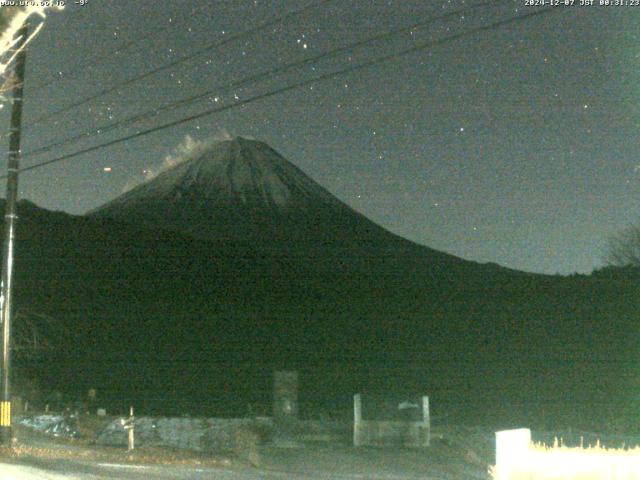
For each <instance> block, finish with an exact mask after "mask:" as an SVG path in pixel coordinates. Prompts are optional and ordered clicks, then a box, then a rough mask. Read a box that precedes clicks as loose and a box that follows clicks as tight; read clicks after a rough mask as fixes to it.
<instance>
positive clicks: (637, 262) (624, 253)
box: [606, 224, 640, 267]
mask: <svg viewBox="0 0 640 480" xmlns="http://www.w3.org/2000/svg"><path fill="white" fill-rule="evenodd" d="M606 262H607V263H608V264H609V265H611V266H614V267H640V224H635V225H631V226H630V227H627V228H625V229H624V230H622V231H621V232H620V233H619V234H617V235H615V236H614V237H612V238H611V239H609V245H608V248H607V256H606Z"/></svg>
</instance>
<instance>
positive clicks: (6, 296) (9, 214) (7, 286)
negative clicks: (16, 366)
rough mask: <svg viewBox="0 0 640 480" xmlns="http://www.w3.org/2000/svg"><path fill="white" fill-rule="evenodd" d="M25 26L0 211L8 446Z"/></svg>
mask: <svg viewBox="0 0 640 480" xmlns="http://www.w3.org/2000/svg"><path fill="white" fill-rule="evenodd" d="M27 34H28V26H27V24H26V23H25V25H24V26H23V27H22V28H21V29H20V30H19V32H18V35H19V39H18V42H17V43H16V45H15V48H16V49H17V50H18V52H19V53H18V55H17V56H16V60H15V64H14V72H13V78H12V79H11V81H12V82H13V83H12V85H13V87H12V94H11V96H12V108H11V126H10V129H9V135H10V136H9V158H8V164H7V167H8V168H7V201H6V205H5V213H4V245H3V249H2V284H1V285H0V321H1V322H2V364H1V366H0V368H1V370H2V399H1V401H0V444H1V445H5V446H10V445H11V437H12V432H11V378H10V376H11V320H12V318H11V317H12V314H13V312H12V304H11V300H12V294H13V292H12V283H13V244H14V241H15V223H16V219H17V208H16V207H17V203H18V170H19V168H20V127H21V124H22V93H23V90H24V88H23V87H24V66H25V61H26V49H25V48H24V46H25V42H26V40H27Z"/></svg>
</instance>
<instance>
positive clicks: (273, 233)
mask: <svg viewBox="0 0 640 480" xmlns="http://www.w3.org/2000/svg"><path fill="white" fill-rule="evenodd" d="M87 216H88V217H89V218H93V219H106V218H109V219H115V220H119V221H123V222H127V223H132V224H135V225H145V226H147V227H149V228H165V229H170V230H174V231H177V232H182V233H187V234H189V235H192V236H195V237H198V238H203V239H219V240H225V241H227V242H233V243H235V244H239V245H245V246H248V247H251V248H256V249H261V250H262V251H269V252H271V253H272V254H275V255H277V254H279V253H282V252H286V253H287V254H288V255H291V254H297V255H302V256H306V257H318V256H319V255H323V254H327V252H328V251H329V250H331V251H332V252H333V254H335V255H342V256H347V257H348V256H350V255H354V254H355V255H356V256H361V255H365V256H367V255H369V256H378V257H380V256H385V255H392V256H394V257H398V256H400V257H402V256H405V257H406V256H410V257H416V258H424V257H429V261H431V262H432V264H433V266H434V267H443V268H444V266H445V265H447V266H449V265H462V264H463V263H464V262H463V261H462V260H460V259H458V258H456V257H454V256H452V255H448V254H445V253H442V252H437V251H435V250H432V249H429V248H427V247H423V246H419V245H416V244H414V243H412V242H409V241H407V240H405V239H403V238H401V237H398V236H397V235H394V234H392V233H390V232H388V231H386V230H385V229H383V228H382V227H380V226H378V225H376V224H375V223H373V222H371V221H370V220H368V219H367V218H366V217H364V216H363V215H361V214H359V213H357V212H355V211H354V210H353V209H351V208H350V207H349V206H347V205H346V204H344V203H343V202H341V201H340V200H338V199H337V198H336V197H334V196H333V195H331V194H330V193H329V192H328V191H327V190H325V189H324V188H322V187H321V186H320V185H318V184H317V183H316V182H314V181H313V180H311V179H310V178H309V177H308V176H307V175H305V174H304V173H303V172H302V171H301V170H299V169H298V168H297V167H295V166H294V165H293V164H291V163H290V162H288V161H287V160H286V159H284V158H283V157H282V156H281V155H280V154H278V153H277V152H276V151H275V150H273V149H272V148H271V147H269V146H268V145H266V144H264V143H262V142H257V141H253V140H247V139H245V138H242V137H236V138H235V139H233V140H229V141H223V142H218V143H214V144H212V145H211V146H209V147H208V148H206V149H202V150H199V151H198V152H197V153H196V154H194V155H192V156H191V157H190V158H189V159H187V160H186V161H183V162H182V163H180V164H178V165H177V166H174V167H173V168H171V169H169V170H167V171H165V172H163V173H161V174H160V175H158V176H157V177H156V178H154V179H153V180H151V181H148V182H145V183H143V184H142V185H140V186H138V187H137V188H134V189H133V190H131V191H129V192H127V193H125V194H123V195H121V196H120V197H118V198H116V199H115V200H113V201H111V202H109V203H107V204H105V205H103V206H101V207H99V208H97V209H95V210H94V211H92V212H89V214H88V215H87ZM468 265H471V262H469V263H468Z"/></svg>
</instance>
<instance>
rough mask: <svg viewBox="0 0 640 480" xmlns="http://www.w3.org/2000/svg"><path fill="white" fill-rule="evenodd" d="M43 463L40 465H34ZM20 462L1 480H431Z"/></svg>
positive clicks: (6, 467)
mask: <svg viewBox="0 0 640 480" xmlns="http://www.w3.org/2000/svg"><path fill="white" fill-rule="evenodd" d="M33 463H35V464H38V463H40V465H35V464H33ZM43 463H44V462H30V461H27V462H21V463H19V464H8V463H2V464H0V478H2V480H75V479H86V480H107V479H113V480H117V479H123V480H124V479H126V480H147V479H149V480H191V479H193V480H204V479H215V480H218V479H219V480H233V479H235V480H282V479H291V480H330V479H331V480H363V479H368V480H418V479H420V480H428V478H433V479H436V478H442V477H424V476H420V477H417V476H413V475H401V476H398V475H389V474H382V475H381V476H376V475H374V476H372V475H371V474H367V475H363V474H340V473H335V472H333V473H320V472H312V473H295V472H290V471H273V470H257V469H239V468H233V469H232V468H197V467H185V466H169V467H167V466H150V465H129V464H117V463H100V464H87V463H82V462H72V461H68V460H65V461H55V462H51V461H48V462H47V464H46V465H45V464H43Z"/></svg>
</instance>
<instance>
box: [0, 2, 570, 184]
mask: <svg viewBox="0 0 640 480" xmlns="http://www.w3.org/2000/svg"><path fill="white" fill-rule="evenodd" d="M562 10H566V9H560V8H556V7H547V8H543V9H540V10H536V11H535V12H531V13H527V14H524V15H519V16H517V17H511V18H509V19H505V20H499V21H497V22H493V23H490V24H488V25H484V26H482V27H476V28H474V29H471V30H467V31H465V32H461V33H458V34H455V35H451V36H449V37H446V38H443V39H440V40H434V41H430V42H426V43H422V44H419V45H415V46H413V47H410V48H407V49H405V50H401V51H399V52H396V53H392V54H389V55H385V56H382V57H379V58H376V59H372V60H369V61H367V62H364V63H361V64H359V65H354V66H351V67H347V68H344V69H342V70H338V71H335V72H330V73H326V74H324V75H320V76H318V77H315V78H312V79H307V80H303V81H300V82H297V83H293V84H291V85H287V86H284V87H281V88H279V89H276V90H272V91H270V92H265V93H262V94H259V95H255V96H253V97H250V98H248V99H246V100H242V101H239V102H237V103H234V104H232V105H224V106H222V107H219V108H214V109H210V110H206V111H204V112H201V113H198V114H195V115H190V116H188V117H185V118H182V119H179V120H175V121H172V122H169V123H165V124H162V125H158V126H156V127H152V128H149V129H146V130H143V131H140V132H137V133H134V134H131V135H127V136H124V137H121V138H117V139H115V140H111V141H109V142H105V143H103V144H100V145H94V146H92V147H88V148H85V149H82V150H78V151H76V152H73V153H70V154H67V155H62V156H59V157H56V158H52V159H50V160H46V161H44V162H40V163H36V164H34V165H30V166H28V167H24V168H21V169H20V172H26V171H30V170H35V169H38V168H41V167H45V166H47V165H51V164H53V163H58V162H61V161H64V160H68V159H71V158H75V157H78V156H80V155H83V154H85V153H90V152H93V151H96V150H100V149H102V148H107V147H110V146H113V145H117V144H119V143H122V142H125V141H127V140H132V139H135V138H138V137H142V136H145V135H149V134H151V133H155V132H159V131H161V130H165V129H167V128H171V127H175V126H177V125H181V124H183V123H188V122H191V121H193V120H197V119H200V118H203V117H207V116H210V115H213V114H215V113H219V112H222V111H225V110H230V109H232V108H239V107H242V106H244V105H248V104H250V103H253V102H256V101H259V100H263V99H265V98H269V97H273V96H275V95H279V94H281V93H284V92H288V91H291V90H294V89H297V88H300V87H303V86H307V85H311V84H314V83H319V82H323V81H325V80H330V79H333V78H336V77H339V76H343V75H346V74H349V73H352V72H354V71H358V70H363V69H366V68H369V67H371V66H374V65H378V64H380V63H384V62H386V61H388V60H395V59H397V58H400V57H403V56H405V55H408V54H411V53H414V52H417V51H420V50H423V49H425V48H430V47H436V46H439V45H443V44H445V43H447V42H450V41H455V40H458V39H460V38H464V37H467V36H469V35H473V34H475V33H478V32H483V31H489V30H494V29H497V28H500V27H502V26H504V25H508V24H512V23H515V22H519V21H523V20H527V19H529V18H533V17H536V16H539V15H543V14H545V13H550V12H554V11H555V12H558V11H562ZM5 177H6V175H4V176H2V177H0V178H5Z"/></svg>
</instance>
